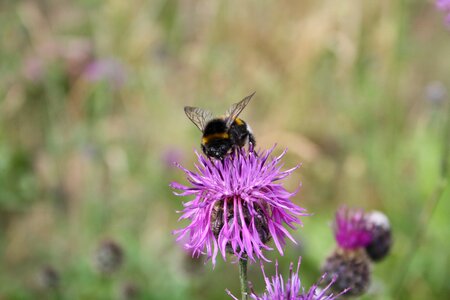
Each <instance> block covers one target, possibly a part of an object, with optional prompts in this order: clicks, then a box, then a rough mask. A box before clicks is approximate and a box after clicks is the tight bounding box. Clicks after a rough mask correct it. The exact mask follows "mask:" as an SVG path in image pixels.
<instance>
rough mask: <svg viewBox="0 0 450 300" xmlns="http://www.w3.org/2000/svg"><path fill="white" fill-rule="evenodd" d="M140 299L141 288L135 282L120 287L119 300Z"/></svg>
mask: <svg viewBox="0 0 450 300" xmlns="http://www.w3.org/2000/svg"><path fill="white" fill-rule="evenodd" d="M138 298H139V287H138V286H137V285H136V284H134V283H133V282H127V283H125V284H123V285H122V286H121V287H120V294H119V299H121V300H133V299H138Z"/></svg>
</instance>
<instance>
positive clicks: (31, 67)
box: [22, 56, 44, 82]
mask: <svg viewBox="0 0 450 300" xmlns="http://www.w3.org/2000/svg"><path fill="white" fill-rule="evenodd" d="M22 73H23V76H24V77H25V78H26V79H27V80H29V81H32V82H38V81H40V80H42V78H43V77H44V62H43V61H42V59H41V58H39V57H38V56H32V57H28V58H26V59H25V60H24V62H23V66H22Z"/></svg>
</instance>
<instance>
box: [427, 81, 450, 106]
mask: <svg viewBox="0 0 450 300" xmlns="http://www.w3.org/2000/svg"><path fill="white" fill-rule="evenodd" d="M446 96H447V89H446V88H445V86H444V84H443V83H442V82H440V81H433V82H430V83H429V84H428V85H427V86H426V87H425V97H426V100H427V101H429V102H430V103H433V104H440V103H442V102H443V101H444V99H445V97H446Z"/></svg>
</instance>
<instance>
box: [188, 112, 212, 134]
mask: <svg viewBox="0 0 450 300" xmlns="http://www.w3.org/2000/svg"><path fill="white" fill-rule="evenodd" d="M184 112H185V113H186V116H187V117H188V118H189V119H190V120H191V121H192V123H194V124H195V126H197V127H198V129H200V130H201V131H203V129H205V125H206V123H208V121H209V120H211V119H212V114H211V112H209V111H208V110H205V109H202V108H199V107H191V106H185V107H184Z"/></svg>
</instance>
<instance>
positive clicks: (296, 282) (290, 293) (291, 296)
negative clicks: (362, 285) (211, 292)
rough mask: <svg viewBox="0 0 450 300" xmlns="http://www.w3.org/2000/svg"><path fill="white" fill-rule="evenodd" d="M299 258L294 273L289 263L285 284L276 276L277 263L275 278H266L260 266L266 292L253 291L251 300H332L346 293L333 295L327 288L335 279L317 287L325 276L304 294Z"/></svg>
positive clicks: (278, 275) (344, 291)
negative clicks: (321, 287)
mask: <svg viewBox="0 0 450 300" xmlns="http://www.w3.org/2000/svg"><path fill="white" fill-rule="evenodd" d="M300 262H301V258H299V260H298V264H297V270H296V271H295V273H294V264H293V263H291V264H290V267H289V278H288V279H287V281H286V282H285V281H284V280H283V276H281V275H280V274H278V262H276V263H275V276H272V277H271V278H269V277H267V275H266V273H265V271H264V266H263V265H262V264H261V270H262V272H263V276H264V281H265V283H266V290H265V292H264V294H262V295H261V296H258V295H257V294H256V293H255V292H254V291H252V293H251V294H250V295H249V296H250V298H251V299H255V300H333V299H337V298H338V297H339V296H341V295H343V294H344V293H346V292H347V289H345V290H343V291H342V292H340V293H339V294H337V295H333V294H332V293H331V292H330V291H329V288H330V287H331V286H332V285H333V283H334V282H335V280H336V279H335V278H334V279H333V280H332V281H331V282H330V283H329V284H328V285H327V286H326V287H325V288H324V289H320V288H319V287H318V285H319V284H320V283H321V282H322V281H323V279H324V278H325V275H323V276H322V278H321V279H320V280H319V282H318V283H317V284H314V285H313V286H312V287H311V288H310V289H309V291H308V292H305V288H304V287H303V286H302V283H301V280H300V276H299V274H298V273H299V270H300ZM227 293H228V295H230V296H231V297H232V298H233V299H235V300H238V298H236V297H235V296H233V295H232V294H231V293H230V292H229V291H228V290H227Z"/></svg>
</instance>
